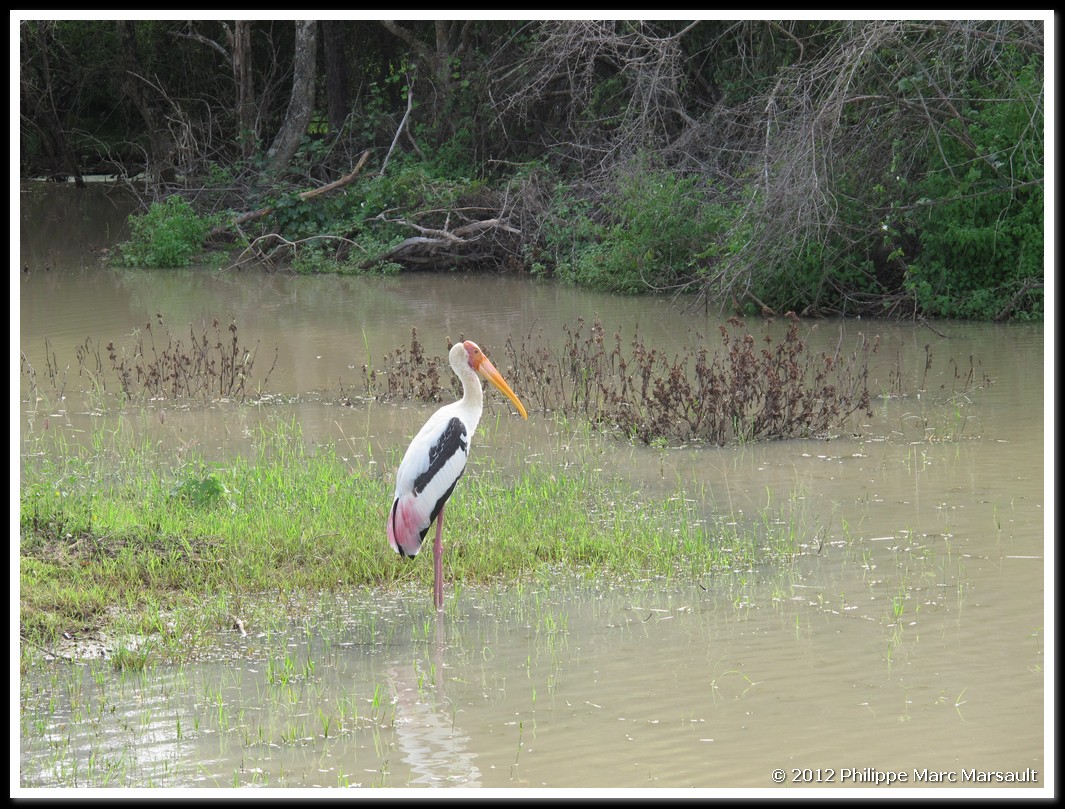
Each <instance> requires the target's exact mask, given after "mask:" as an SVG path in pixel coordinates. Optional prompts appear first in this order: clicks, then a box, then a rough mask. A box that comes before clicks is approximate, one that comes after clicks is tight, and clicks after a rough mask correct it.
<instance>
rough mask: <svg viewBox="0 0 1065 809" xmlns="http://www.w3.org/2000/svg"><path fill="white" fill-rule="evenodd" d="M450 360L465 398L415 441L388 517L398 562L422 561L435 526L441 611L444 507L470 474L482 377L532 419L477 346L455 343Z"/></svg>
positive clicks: (445, 409) (437, 601) (402, 466)
mask: <svg viewBox="0 0 1065 809" xmlns="http://www.w3.org/2000/svg"><path fill="white" fill-rule="evenodd" d="M448 359H449V360H450V362H451V367H452V368H453V369H454V371H455V374H456V375H457V376H458V378H459V380H460V381H461V382H462V398H461V399H460V400H459V401H457V402H453V403H452V404H449V405H445V406H443V407H441V408H440V409H439V410H437V411H436V412H435V413H433V415H432V416H431V417H430V418H429V420H428V421H427V422H425V425H424V426H423V427H422V428H421V429H420V430H419V431H418V434H417V435H416V436H414V440H413V441H411V443H410V446H409V447H407V451H406V453H405V454H404V455H403V460H402V461H401V462H400V464H399V468H398V469H397V470H396V496H395V499H394V500H393V501H392V509H391V510H390V511H389V513H388V543H389V544H390V545H391V546H392V550H394V551H395V552H396V553H398V554H399V555H400V556H403V557H407V558H411V559H412V558H414V557H415V556H417V555H418V551H420V550H421V547H422V542H423V540H424V539H425V535H426V534H427V533H428V532H429V527H430V526H431V525H432V524H433V520H436V540H435V541H434V542H433V603H434V604H435V605H436V608H437V609H438V610H439V609H442V608H443V606H444V582H443V575H444V571H443V552H444V546H443V539H442V537H443V531H444V505H445V504H446V503H447V500H448V498H449V497H451V493H452V492H453V491H454V490H455V484H456V483H458V480H459V478H460V477H462V473H463V472H464V471H465V470H466V459H467V457H469V454H470V440H471V439H472V438H473V432H474V430H476V429H477V423H478V422H479V421H480V420H481V409H482V407H483V398H484V396H483V392H482V390H481V380H480V379H479V378H478V377H482V378H484V379H487V380H488V381H489V382H491V383H492V384H493V385H495V387H496V388H498V389H499V391H500V392H501V393H502V394H503V395H504V396H506V397H507V398H508V399H510V401H511V402H513V404H514V406H515V407H516V408H517V409H518V412H519V413H521V417H522V418H523V419H527V418H529V414H528V413H526V412H525V407H524V405H522V403H521V400H519V399H518V397H517V395H516V394H515V393H514V391H512V390H511V389H510V385H508V384H507V382H506V380H505V379H503V377H502V375H501V374H500V373H499V371H497V370H496V369H495V366H494V365H492V363H491V362H490V361H489V360H488V357H486V356H485V355H484V352H483V351H481V349H480V347H479V346H478V345H477V344H476V343H475V342H473V341H472V340H465V341H464V342H461V343H456V344H455V345H454V346H452V348H451V351H450V353H449V354H448Z"/></svg>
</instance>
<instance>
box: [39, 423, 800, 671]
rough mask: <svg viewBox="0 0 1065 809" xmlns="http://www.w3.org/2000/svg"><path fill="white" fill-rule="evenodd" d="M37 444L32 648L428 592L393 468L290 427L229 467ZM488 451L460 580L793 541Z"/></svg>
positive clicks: (449, 543)
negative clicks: (388, 521)
mask: <svg viewBox="0 0 1065 809" xmlns="http://www.w3.org/2000/svg"><path fill="white" fill-rule="evenodd" d="M53 435H54V433H53ZM38 440H40V441H42V442H44V441H46V440H52V441H54V440H55V439H46V438H43V437H42V438H40V439H38ZM39 449H40V450H41V451H40V452H27V453H26V454H25V455H24V460H23V480H22V486H21V502H20V505H21V515H20V516H21V531H20V610H21V633H22V637H23V640H24V646H26V645H28V646H30V647H33V648H36V649H43V650H51V649H54V648H56V644H57V643H59V642H60V638H62V637H63V634H64V633H69V634H77V633H84V632H86V631H89V630H99V629H105V630H109V631H110V632H111V633H116V632H120V631H121V632H125V633H130V634H133V635H138V636H142V637H145V636H150V637H160V638H170V639H171V642H169V643H168V644H164V645H163V646H161V647H159V648H160V650H161V651H164V652H166V651H167V649H169V651H170V652H171V653H175V654H177V653H186V652H187V651H188V650H189V648H191V647H190V640H189V639H190V638H196V637H201V636H204V635H206V634H207V633H210V632H216V631H218V630H220V629H224V628H228V627H230V626H232V625H233V624H234V622H235V621H237V620H238V619H239V620H241V621H242V622H246V621H250V620H254V610H255V607H254V605H255V604H256V603H260V602H262V601H264V600H266V601H270V600H273V601H274V602H276V601H278V600H285V599H288V598H292V597H296V596H300V595H306V594H307V593H316V592H322V591H337V590H343V589H347V588H353V587H360V586H362V587H370V588H388V587H402V586H408V585H409V586H412V587H423V588H424V591H425V593H426V599H427V600H428V599H429V592H430V585H431V581H432V564H431V559H430V558H428V556H429V553H428V551H427V553H426V554H424V555H423V556H426V557H427V558H418V559H416V560H413V561H410V560H404V559H401V558H399V557H398V556H396V555H395V554H394V553H393V552H392V551H391V550H390V549H389V547H388V543H387V541H386V540H385V531H384V520H385V515H386V513H387V509H388V507H389V505H390V502H391V497H392V481H391V479H390V478H389V477H388V476H386V475H384V474H382V473H381V472H379V471H376V470H374V469H372V468H369V467H367V466H358V465H354V466H353V465H352V464H351V463H350V462H348V461H346V460H345V459H343V458H341V457H339V456H338V454H337V453H336V451H335V450H333V449H331V448H321V447H319V448H316V449H315V450H314V451H312V450H310V449H308V448H307V447H306V444H305V442H304V440H303V439H302V436H301V435H300V433H299V430H298V428H297V427H294V426H292V425H285V424H280V425H278V426H276V427H274V428H271V429H270V430H268V431H264V432H263V433H262V434H260V436H259V438H258V441H257V444H256V449H255V453H254V455H253V457H250V458H241V459H237V460H234V461H232V462H231V463H227V464H224V465H213V466H210V465H208V464H206V463H205V462H203V461H202V460H197V459H189V458H188V457H187V456H182V457H181V458H179V457H178V456H177V455H176V454H175V456H174V457H173V458H167V457H162V456H161V455H160V451H159V450H158V449H157V448H156V447H153V446H151V445H143V446H132V445H131V446H128V447H126V448H120V449H114V448H109V449H108V450H107V451H97V449H93V448H91V447H90V448H85V449H81V448H77V447H70V446H63V447H56V446H50V447H43V446H42V447H40V448H39ZM487 463H488V462H487V461H485V462H483V463H481V462H478V461H477V459H476V457H475V460H474V462H473V463H471V467H470V468H469V470H468V471H467V474H466V476H465V477H464V478H463V480H462V482H461V484H460V485H459V487H458V488H457V489H456V493H455V496H454V497H453V498H452V500H451V501H450V503H449V505H448V510H447V512H446V517H447V530H446V531H445V544H446V552H445V575H446V577H447V580H448V582H457V583H460V584H475V583H483V582H490V581H500V580H502V581H520V580H522V579H523V578H525V577H532V576H542V575H546V574H552V575H553V574H561V573H566V574H574V575H587V576H596V577H598V576H603V577H615V578H621V577H626V578H628V577H632V576H635V575H640V576H666V577H668V576H675V575H684V576H692V575H700V574H705V573H709V572H715V571H722V572H724V571H731V570H743V571H747V570H749V569H750V568H751V566H752V565H755V564H758V563H760V562H764V561H767V560H772V559H774V558H786V557H790V555H791V554H793V553H794V552H796V550H797V547H798V542H799V540H798V539H797V534H798V531H797V529H796V528H795V526H794V525H792V524H788V523H787V522H786V521H784V522H780V521H774V520H765V521H763V523H762V526H761V528H759V527H758V526H753V525H751V526H748V527H746V528H744V527H738V526H737V525H736V524H733V523H729V522H726V521H724V520H722V521H721V522H720V523H717V522H713V523H707V522H706V521H705V520H704V519H703V518H702V517H701V516H700V515H698V514H696V513H695V512H694V510H693V509H692V507H691V505H690V504H689V503H687V502H686V501H685V500H684V498H682V497H675V498H671V499H668V500H648V499H645V498H641V497H640V495H639V493H634V492H633V491H632V490H631V488H630V487H627V486H626V485H625V484H623V483H621V482H619V481H615V480H611V479H610V478H608V477H607V476H605V475H603V474H599V473H595V472H591V471H587V470H585V469H579V470H565V471H564V472H563V471H559V470H549V469H545V468H541V467H538V466H535V465H531V464H530V465H529V466H528V467H526V468H525V469H524V470H523V471H522V472H521V474H520V475H518V476H513V475H506V474H504V473H502V472H500V471H499V470H498V469H493V468H492V467H491V466H489V465H487ZM770 525H772V528H767V526H770ZM449 589H450V588H449ZM193 645H194V644H193Z"/></svg>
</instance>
